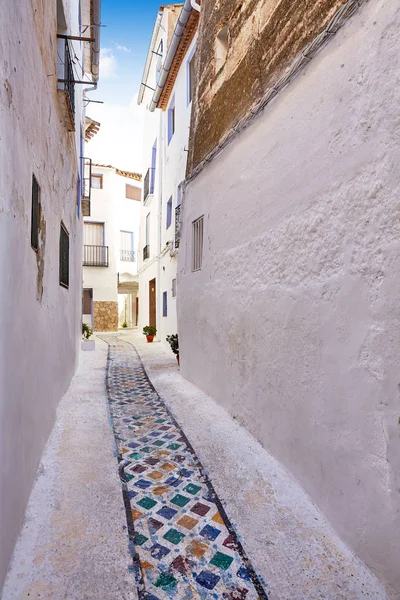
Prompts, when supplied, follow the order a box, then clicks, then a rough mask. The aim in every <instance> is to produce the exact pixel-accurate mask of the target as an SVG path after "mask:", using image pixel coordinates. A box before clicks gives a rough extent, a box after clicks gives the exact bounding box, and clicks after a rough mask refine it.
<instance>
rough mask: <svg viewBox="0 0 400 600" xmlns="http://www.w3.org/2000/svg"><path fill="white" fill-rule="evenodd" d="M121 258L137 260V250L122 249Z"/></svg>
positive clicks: (127, 260) (129, 260)
mask: <svg viewBox="0 0 400 600" xmlns="http://www.w3.org/2000/svg"><path fill="white" fill-rule="evenodd" d="M120 258H121V260H123V261H126V262H135V252H134V251H133V250H120Z"/></svg>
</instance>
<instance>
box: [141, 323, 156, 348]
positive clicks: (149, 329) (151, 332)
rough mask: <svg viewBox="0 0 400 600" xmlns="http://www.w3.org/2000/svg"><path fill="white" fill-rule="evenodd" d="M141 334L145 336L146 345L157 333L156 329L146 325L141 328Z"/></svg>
mask: <svg viewBox="0 0 400 600" xmlns="http://www.w3.org/2000/svg"><path fill="white" fill-rule="evenodd" d="M143 333H144V335H145V336H146V339H147V341H148V343H149V344H150V343H151V342H152V341H153V340H154V336H155V335H156V333H157V329H156V328H155V327H153V326H152V325H146V327H143Z"/></svg>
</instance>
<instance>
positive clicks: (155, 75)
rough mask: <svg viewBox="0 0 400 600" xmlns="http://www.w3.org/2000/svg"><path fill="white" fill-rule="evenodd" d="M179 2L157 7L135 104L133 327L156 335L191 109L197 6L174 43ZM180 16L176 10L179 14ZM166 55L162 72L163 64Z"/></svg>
mask: <svg viewBox="0 0 400 600" xmlns="http://www.w3.org/2000/svg"><path fill="white" fill-rule="evenodd" d="M181 13H182V4H172V5H166V6H163V7H161V8H160V12H159V14H158V16H157V20H156V23H155V27H154V31H153V36H152V39H151V43H150V48H149V52H148V56H147V61H146V65H145V69H144V74H143V80H142V86H141V88H140V93H139V100H138V102H139V104H143V105H145V106H146V109H147V110H146V117H145V118H146V120H145V130H144V180H143V202H142V211H141V224H140V255H139V298H140V299H139V327H140V328H142V327H143V326H145V325H153V326H155V327H156V328H157V338H158V339H160V340H165V337H166V336H167V335H169V334H173V333H177V329H178V328H177V318H176V302H177V297H178V295H179V290H178V289H177V284H176V271H177V253H178V249H179V228H180V217H179V215H180V204H181V184H182V181H183V180H184V178H185V173H186V163H187V149H188V148H187V146H188V139H189V126H190V115H191V106H192V105H191V102H192V92H193V85H194V78H193V64H194V61H193V57H194V52H195V48H196V31H197V23H198V13H197V11H194V10H193V11H190V14H189V16H188V19H187V21H186V23H185V25H184V26H183V28H182V31H181V32H180V33H181V38H180V43H179V44H178V45H177V46H176V44H174V35H176V31H177V27H178V25H177V23H178V17H179V16H180V15H181ZM181 20H182V15H181ZM167 61H168V63H169V69H168V73H166V72H165V73H164V76H163V68H164V66H165V64H166V62H167Z"/></svg>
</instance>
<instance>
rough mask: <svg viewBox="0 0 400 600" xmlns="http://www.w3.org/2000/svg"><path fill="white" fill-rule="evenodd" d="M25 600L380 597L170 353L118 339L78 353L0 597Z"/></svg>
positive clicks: (138, 340)
mask: <svg viewBox="0 0 400 600" xmlns="http://www.w3.org/2000/svg"><path fill="white" fill-rule="evenodd" d="M265 548H267V549H268V550H267V552H265ZM28 598H46V599H47V598H51V599H54V600H61V599H66V598H68V599H69V600H75V599H76V600H78V599H94V598H101V599H107V600H113V599H116V600H117V599H126V600H128V599H136V598H139V599H146V600H164V599H166V598H177V599H182V600H183V599H189V598H193V599H196V598H215V599H232V600H249V599H250V598H254V599H260V600H264V599H267V598H268V599H269V600H274V599H288V600H289V599H290V600H299V599H307V600H314V599H317V598H335V599H341V600H342V599H343V600H359V599H362V598H369V599H371V598H372V599H383V598H386V595H385V592H384V590H383V588H382V587H381V585H380V584H379V582H378V581H377V580H376V579H375V578H374V577H373V576H372V575H371V573H370V572H369V571H368V570H367V569H366V568H365V566H364V565H363V564H362V563H361V562H360V561H359V559H357V558H356V557H355V556H354V555H353V554H352V553H351V552H349V550H348V549H346V547H345V546H344V545H343V544H342V542H341V541H340V540H339V539H338V538H337V537H336V536H335V534H334V533H333V531H332V530H331V528H330V526H329V525H328V523H327V522H326V520H325V519H324V517H323V516H322V515H321V513H320V512H319V511H318V510H317V508H316V507H315V506H314V504H313V503H312V502H311V501H310V499H309V498H308V497H307V496H306V494H305V493H304V491H302V489H301V488H300V486H299V485H298V484H297V483H296V482H295V481H294V480H293V479H291V478H290V476H289V475H288V473H286V472H285V471H284V470H283V469H282V467H281V466H279V465H278V463H277V462H276V461H275V460H274V459H273V458H272V457H271V456H270V455H268V453H267V452H266V451H265V450H264V449H263V448H262V447H261V445H260V444H259V443H258V442H257V441H256V440H255V439H254V438H252V436H251V435H250V434H249V433H247V432H246V430H245V429H244V428H242V427H241V426H240V425H239V424H238V423H237V421H236V420H235V419H232V418H231V417H230V416H229V415H228V413H227V412H226V411H225V410H224V409H222V408H221V407H220V406H218V405H217V404H216V403H215V402H213V401H212V400H211V399H210V398H208V397H207V396H205V394H204V393H202V392H201V391H200V390H198V389H197V388H196V387H195V386H193V385H192V384H190V383H188V382H187V381H185V380H184V379H183V378H182V377H181V376H180V374H179V372H178V368H177V364H176V361H175V360H174V359H173V358H171V355H170V353H169V352H168V349H167V347H166V345H164V344H162V343H159V344H151V345H150V344H145V343H143V340H142V336H141V337H139V335H138V334H137V333H135V332H124V333H122V334H101V335H100V336H98V337H97V338H96V351H95V352H93V353H81V363H80V367H79V370H78V372H77V374H76V376H75V378H74V380H73V382H72V384H71V388H70V390H69V391H68V393H67V394H66V396H65V397H64V398H63V400H62V401H61V403H60V406H59V409H58V413H57V420H56V425H55V428H54V431H53V433H52V435H51V437H50V440H49V442H48V444H47V447H46V450H45V453H44V457H43V460H42V463H41V466H40V468H39V472H38V476H37V480H36V483H35V486H34V489H33V492H32V496H31V500H30V503H29V506H28V511H27V516H26V521H25V524H24V527H23V530H22V535H21V537H20V539H19V542H18V544H17V547H16V551H15V554H14V559H13V562H12V566H11V569H10V571H9V575H8V578H7V580H6V584H5V588H4V593H3V600H12V599H15V600H17V599H18V600H22V599H24V600H25V599H28Z"/></svg>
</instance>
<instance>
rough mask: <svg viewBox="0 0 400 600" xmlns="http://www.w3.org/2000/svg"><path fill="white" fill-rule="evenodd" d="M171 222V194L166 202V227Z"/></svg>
mask: <svg viewBox="0 0 400 600" xmlns="http://www.w3.org/2000/svg"><path fill="white" fill-rule="evenodd" d="M171 223H172V196H171V198H170V199H169V200H168V202H167V226H166V228H167V229H168V227H170V226H171Z"/></svg>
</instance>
